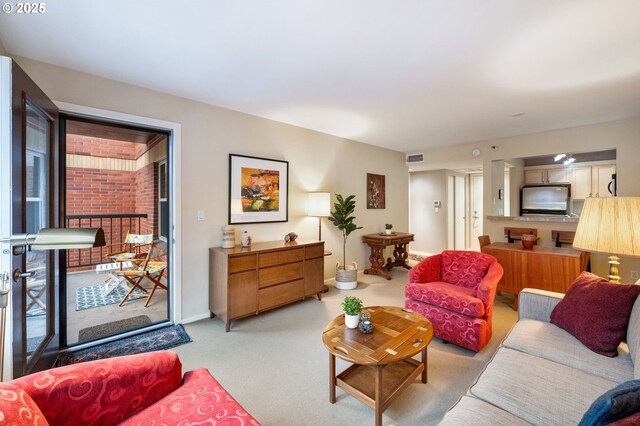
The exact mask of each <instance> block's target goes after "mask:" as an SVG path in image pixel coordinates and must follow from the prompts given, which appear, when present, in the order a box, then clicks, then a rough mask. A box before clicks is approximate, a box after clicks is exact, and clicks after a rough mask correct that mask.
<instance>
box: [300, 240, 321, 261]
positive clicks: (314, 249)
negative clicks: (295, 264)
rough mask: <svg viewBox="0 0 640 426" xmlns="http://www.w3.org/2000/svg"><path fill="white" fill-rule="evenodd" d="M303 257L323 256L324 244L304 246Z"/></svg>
mask: <svg viewBox="0 0 640 426" xmlns="http://www.w3.org/2000/svg"><path fill="white" fill-rule="evenodd" d="M304 250H305V254H304V257H305V259H315V258H318V257H323V256H324V244H318V245H315V246H308V247H305V249H304Z"/></svg>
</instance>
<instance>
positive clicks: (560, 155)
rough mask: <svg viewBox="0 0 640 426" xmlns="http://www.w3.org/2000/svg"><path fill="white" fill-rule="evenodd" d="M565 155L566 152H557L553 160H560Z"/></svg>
mask: <svg viewBox="0 0 640 426" xmlns="http://www.w3.org/2000/svg"><path fill="white" fill-rule="evenodd" d="M566 156H567V154H558V155H556V156H555V157H553V161H560V160H562V159H563V158H564V157H566Z"/></svg>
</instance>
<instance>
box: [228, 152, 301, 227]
mask: <svg viewBox="0 0 640 426" xmlns="http://www.w3.org/2000/svg"><path fill="white" fill-rule="evenodd" d="M288 220H289V162H288V161H281V160H271V159H268V158H259V157H249V156H245V155H237V154H229V224H238V223H265V222H287V221H288Z"/></svg>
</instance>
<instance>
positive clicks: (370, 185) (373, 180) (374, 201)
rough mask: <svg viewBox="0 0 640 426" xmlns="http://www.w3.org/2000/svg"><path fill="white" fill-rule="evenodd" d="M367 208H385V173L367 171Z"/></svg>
mask: <svg viewBox="0 0 640 426" xmlns="http://www.w3.org/2000/svg"><path fill="white" fill-rule="evenodd" d="M367 208H368V209H384V208H385V189H384V175H374V174H373V173H367Z"/></svg>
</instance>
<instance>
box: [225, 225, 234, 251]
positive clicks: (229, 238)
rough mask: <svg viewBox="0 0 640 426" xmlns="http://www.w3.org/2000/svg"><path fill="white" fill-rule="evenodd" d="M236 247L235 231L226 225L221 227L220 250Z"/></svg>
mask: <svg viewBox="0 0 640 426" xmlns="http://www.w3.org/2000/svg"><path fill="white" fill-rule="evenodd" d="M235 245H236V229H235V228H234V227H233V226H230V225H227V226H223V227H222V248H233V247H234V246H235Z"/></svg>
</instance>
